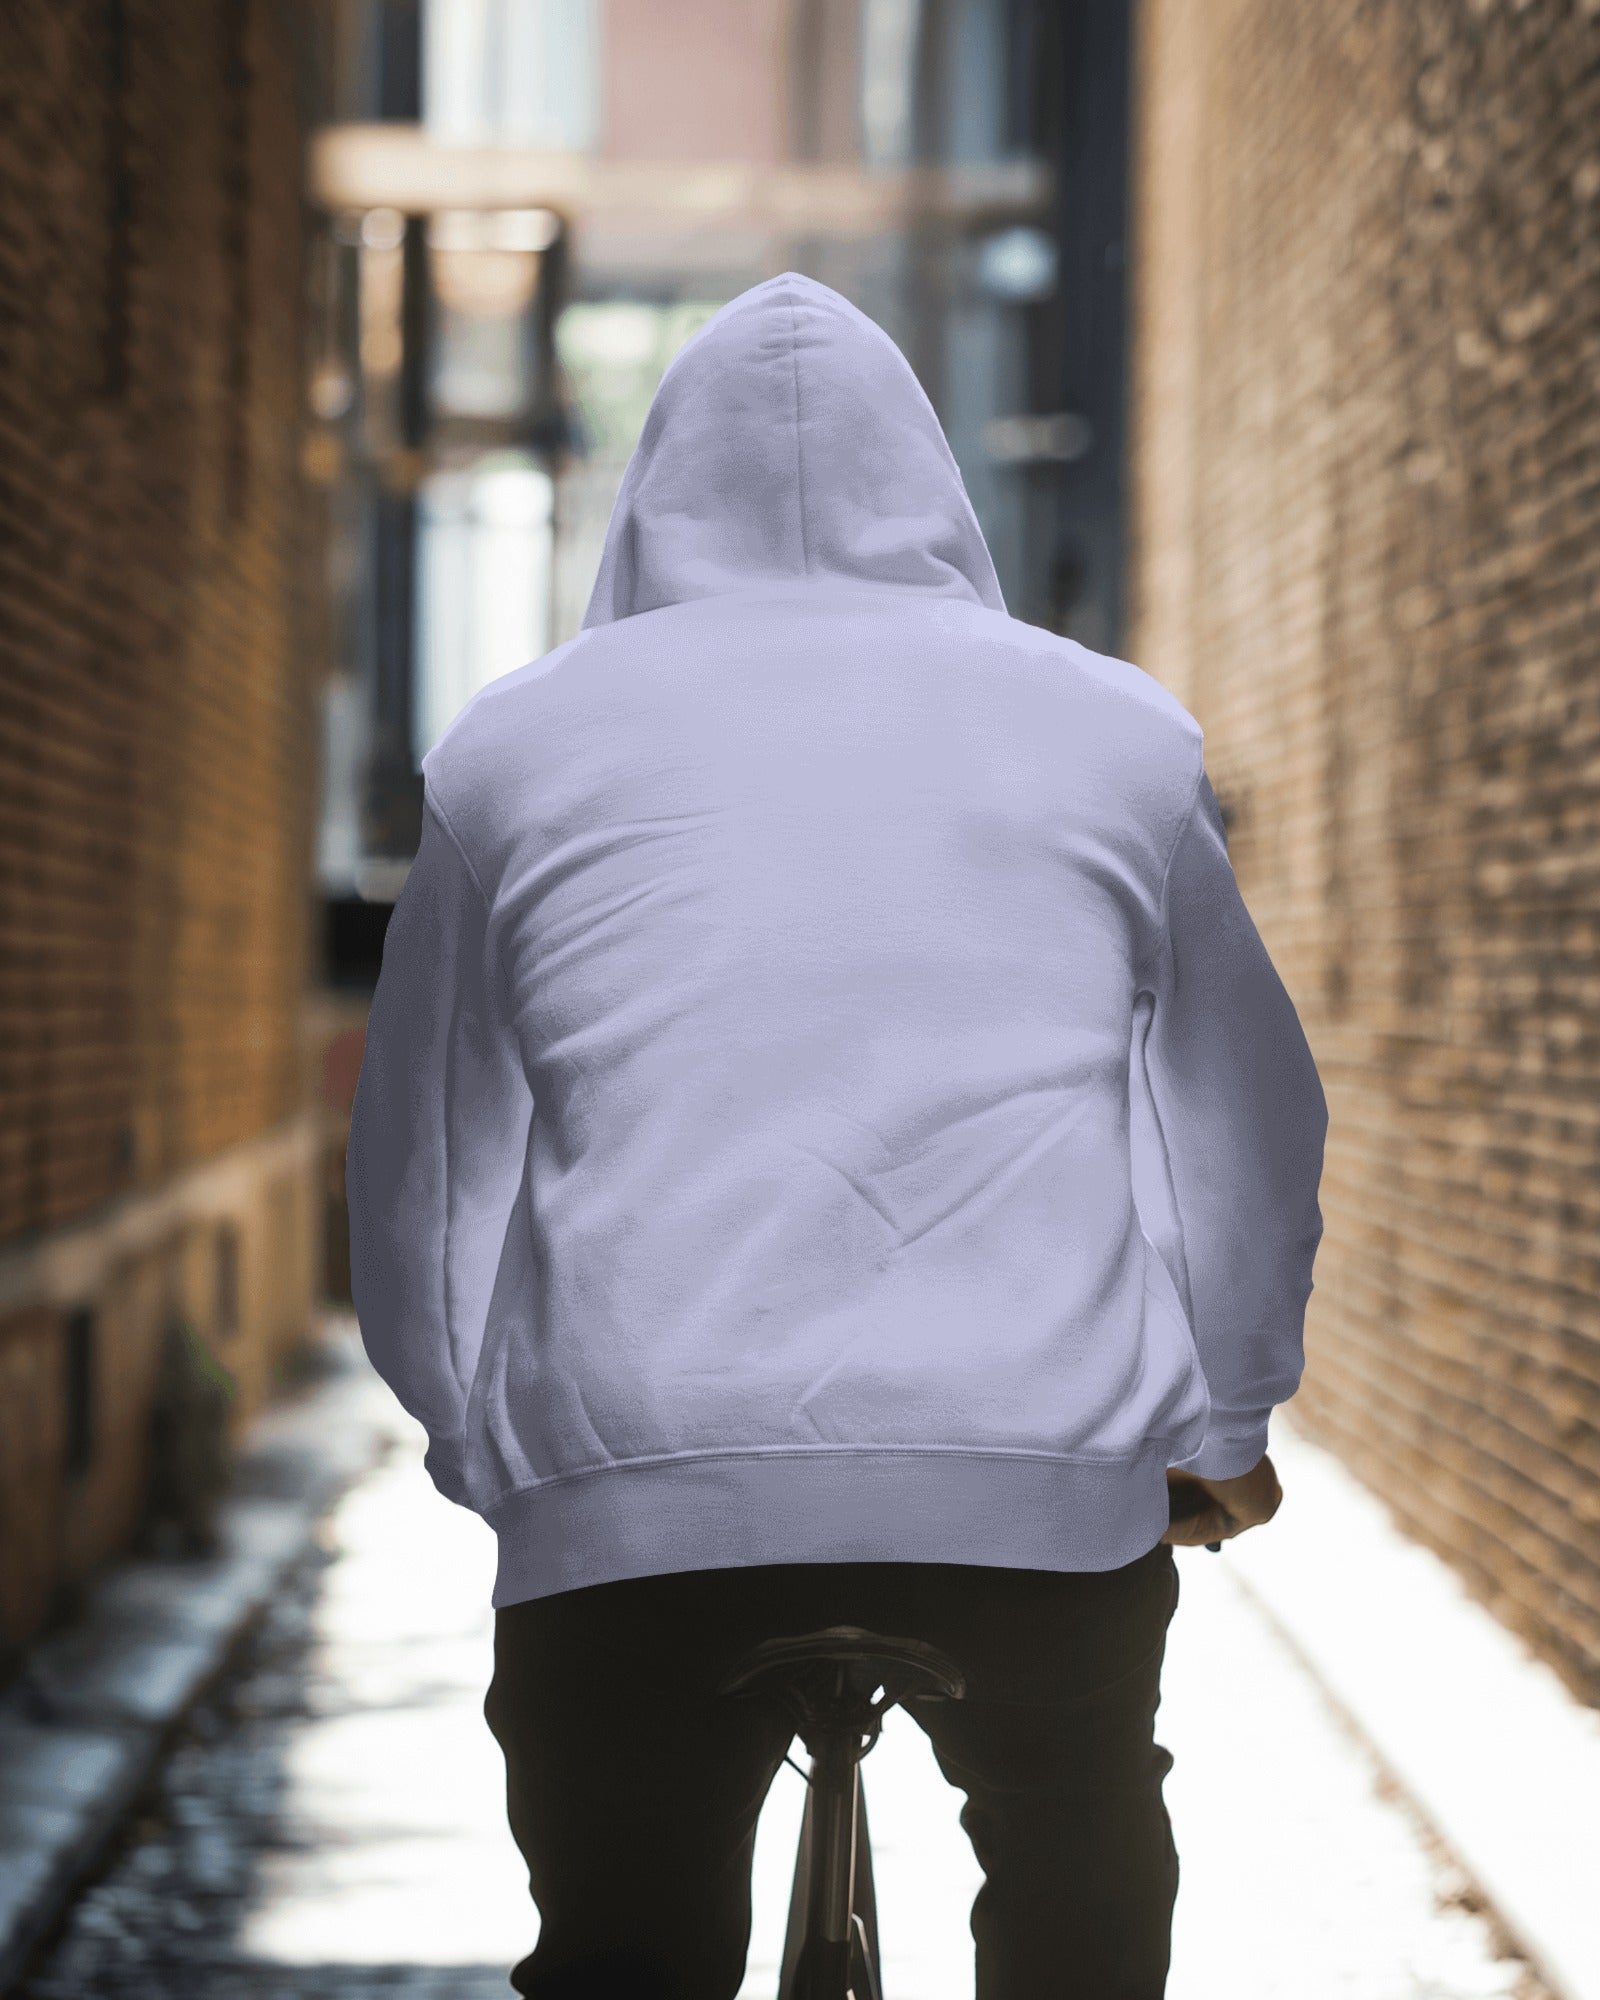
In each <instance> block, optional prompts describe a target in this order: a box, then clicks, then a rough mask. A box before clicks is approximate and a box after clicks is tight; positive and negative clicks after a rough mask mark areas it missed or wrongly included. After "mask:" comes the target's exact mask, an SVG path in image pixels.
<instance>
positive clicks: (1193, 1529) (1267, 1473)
mask: <svg viewBox="0 0 1600 2000" xmlns="http://www.w3.org/2000/svg"><path fill="white" fill-rule="evenodd" d="M1282 1500H1283V1488H1282V1487H1281V1486H1280V1485H1279V1484H1278V1475H1277V1473H1276V1472H1275V1471H1274V1470H1273V1467H1272V1460H1271V1459H1270V1458H1268V1457H1267V1456H1266V1455H1265V1453H1263V1455H1262V1456H1261V1458H1260V1459H1259V1460H1258V1461H1257V1462H1256V1464H1255V1465H1253V1466H1252V1467H1251V1468H1250V1470H1249V1471H1248V1472H1243V1473H1241V1474H1240V1475H1239V1477H1238V1478H1237V1479H1197V1478H1196V1477H1195V1476H1194V1474H1193V1473H1192V1472H1180V1471H1179V1470H1178V1468H1177V1467H1176V1466H1170V1467H1169V1468H1168V1470H1167V1502H1168V1505H1169V1507H1170V1508H1171V1522H1170V1525H1169V1526H1168V1528H1167V1532H1166V1533H1165V1534H1164V1535H1163V1536H1162V1537H1161V1539H1162V1541H1164V1542H1170V1543H1172V1544H1173V1545H1174V1546H1175V1547H1178V1548H1200V1547H1202V1546H1203V1545H1204V1544H1205V1543H1207V1542H1226V1541H1230V1540H1231V1539H1232V1538H1233V1537H1234V1536H1235V1535H1242V1534H1243V1533H1244V1531H1245V1529H1246V1528H1259V1527H1260V1525H1261V1523H1262V1522H1263V1521H1270V1520H1271V1519H1272V1517H1273V1515H1274V1514H1276V1513H1277V1511H1278V1507H1279V1505H1280V1503H1281V1502H1282Z"/></svg>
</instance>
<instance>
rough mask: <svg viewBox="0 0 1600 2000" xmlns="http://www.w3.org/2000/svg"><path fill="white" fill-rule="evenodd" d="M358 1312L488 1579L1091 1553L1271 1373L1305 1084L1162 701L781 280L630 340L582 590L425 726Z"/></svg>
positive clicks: (1282, 1009)
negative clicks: (597, 532) (578, 616)
mask: <svg viewBox="0 0 1600 2000" xmlns="http://www.w3.org/2000/svg"><path fill="white" fill-rule="evenodd" d="M423 775H424V780H425V809H424V815H423V824H422V836H421V844H420V847H419V850H418V853H417V857H416V861H415V864H414V866H413V867H412V870H411V873H410V875H409V877H408V878H407V880H406V883H405V886H404V888H403V890H402V892H401V894H400V897H399V900H398V901H397V903H396V905H395V909H394V914H393V917H392V919H391V922H390V926H389V932H388V938H387V941H386V943H385V946H384V954H383V966H382V972H381V975H380V977H379V980H378V984H377V989H376V993H375V995H374V998H373V1003H372V1009H371V1015H370V1020H369V1025H368V1029H367V1039H366V1050H365V1056H364V1060H363V1063H362V1068H361V1076H360V1083H359V1087H358V1089H357V1092H356V1098H355V1106H354V1113H353V1117H352V1121H351V1129H350V1145H349V1155H348V1172H347V1186H348V1194H349V1206H350V1248H351V1271H352V1281H353V1287H354V1296H355V1305H356V1310H357V1313H358V1315H359V1319H360V1324H361V1330H362V1334H363V1336H364V1339H365V1343H366V1347H367V1351H368V1353H369V1354H370V1356H371V1358H372V1361H373V1363H374V1365H375V1366H376V1367H377V1368H378V1370H379V1371H380V1372H381V1373H382V1374H383V1375H384V1376H385V1377H386V1378H387V1380H388V1381H389V1383H390V1384H391V1385H392V1387H393V1389H394V1391H395V1393H396V1394H397V1395H398V1397H399V1398H400V1400H401V1402H402V1403H403V1404H404V1405H405V1407H406V1408H407V1409H408V1410H409V1411H410V1412H411V1413H412V1414H413V1415H414V1416H415V1417H416V1418H417V1419H418V1420H419V1421H420V1422H421V1423H422V1424H423V1426H424V1427H425V1428H426V1430H427V1432H428V1435H429V1438H430V1441H431V1442H430V1446H429V1450H428V1454H427V1466H428V1469H429V1471H430V1472H431V1474H432V1476H433V1478H434V1481H435V1482H436V1484H437V1485H438V1487H439V1488H440V1490H441V1491H442V1492H443V1493H445V1494H447V1495H448V1496H449V1497H450V1498H451V1499H453V1500H456V1501H459V1502H461V1503H462V1504H463V1505H465V1506H468V1507H471V1508H474V1509H476V1510H477V1511H478V1512H480V1513H481V1514H482V1515H483V1516H484V1518H485V1519H486V1520H487V1521H488V1522H489V1523H490V1525H491V1526H492V1527H493V1529H494V1530H495V1532H496V1534H497V1536H498V1542H499V1569H498V1575H497V1580H496V1585H495V1593H494V1601H495V1603H496V1604H497V1605H503V1604H509V1603H514V1602H517V1601H518V1600H521V1599H526V1598H535V1597H541V1596H544V1595H547V1594H549V1593H552V1592H556V1591H561V1590H567V1589H571V1588H574V1587H577V1586H581V1585H585V1584H592V1583H599V1582H604V1581H607V1580H610V1579H612V1578H620V1577H628V1576H639V1575H648V1574H656V1573H662V1572H669V1571H681V1570H689V1569H702V1568H718V1567H723V1566H730V1565H731V1566H738V1565H746V1564H754V1563H772V1562H842V1561H892V1560H898V1561H911V1562H959V1563H976V1564H986V1565H1005V1566H1016V1567H1023V1568H1030V1569H1045V1570H1097V1569H1107V1568H1111V1567H1114V1566H1116V1565H1119V1564H1122V1563H1125V1562H1129V1561H1131V1560H1132V1559H1133V1558H1135V1557H1137V1556H1139V1555H1141V1554H1142V1553H1144V1552H1145V1551H1146V1550H1148V1549H1149V1548H1151V1547H1152V1546H1153V1545H1154V1544H1155V1543H1156V1542H1157V1541H1158V1540H1159V1539H1160V1537H1161V1535H1162V1533H1163V1531H1164V1529H1165V1527H1166V1524H1167V1518H1168V1513H1167V1495H1166V1472H1167V1468H1168V1467H1169V1466H1172V1465H1181V1466H1185V1467H1187V1468H1188V1469H1189V1470H1191V1471H1194V1472H1198V1473H1202V1474H1210V1475H1213V1476H1217V1477H1226V1476H1228V1475H1231V1474H1236V1473H1241V1472H1244V1471H1246V1470H1247V1469H1248V1468H1249V1467H1250V1466H1252V1465H1253V1464H1254V1463H1255V1462H1256V1460H1257V1459H1258V1458H1259V1457H1260V1455H1261V1453H1262V1451H1263V1449H1264V1448H1265V1445H1266V1440H1267V1422H1268V1416H1269V1414H1270V1412H1271V1410H1272V1409H1273V1407H1274V1405H1276V1404H1278V1403H1281V1402H1283V1401H1284V1400H1285V1399H1286V1398H1287V1397H1289V1396H1290V1395H1292V1394H1293V1393H1294V1390H1295V1388H1296V1385H1297V1383H1298V1381H1299V1377H1300V1371H1301V1334H1302V1324H1303V1319H1304V1313H1305V1307H1306V1302H1307V1298H1308V1295H1309V1293H1310V1290H1311V1271H1312V1261H1313V1257H1314V1255H1315V1251H1316V1248H1317V1243H1318V1240H1319V1237H1320V1234H1321V1228H1322V1222H1321V1216H1320V1213H1319V1210H1318V1204H1317V1189H1318V1180H1319V1176H1320V1172H1321V1165H1322V1151H1323V1136H1324V1128H1325V1123H1326V1112H1325V1107H1324V1101H1323V1094H1322V1090H1321V1088H1320V1086H1319V1083H1318V1078H1317V1072H1316V1069H1315V1066H1314V1064H1313V1061H1312V1057H1311V1054H1310V1051H1309V1049H1308V1047H1307V1043H1306V1039H1305V1036H1304V1035H1303V1033H1302V1031H1301V1027H1300V1023H1299V1021H1298V1019H1297V1017H1296V1014H1295V1010H1294V1007H1293V1006H1292V1004H1291V1002H1290V1000H1289V997H1288V995H1287V993H1286V991H1285V989H1284V987H1283V984H1282V982H1281V981H1280V979H1279V977H1278V975H1277V973H1276V972H1275V970H1274V968H1273V966H1272V963H1271V961H1270V959H1269V958H1268V955H1267V953H1266V950H1265V949H1264V947H1263V945H1262V942H1261V939H1260V936H1259V935H1258V933H1257V930H1256V927H1255V925H1254V923H1253V922H1252V921H1251V918H1250V915H1249V913H1248V911H1247V910H1246V907H1245V905H1244V903H1243V901H1242V900H1241V898H1240V893H1239V889H1238V886H1237V883H1236V881H1235V878H1234V874H1233V870H1232V868H1231V866H1230V863H1229V859H1228V852H1227V840H1226V835H1225V832H1224V827H1223V822H1222V819H1221V816H1220V813H1219V811H1218V806H1217V801H1216V798H1215V797H1214V795H1213V793H1212V789H1211V786H1210V784H1209V782H1208V780H1207V777H1206V773H1205V769H1204V763H1203V757H1202V740H1201V731H1200V728H1199V726H1198V724H1197V723H1196V722H1195V721H1194V719H1193V718H1192V717H1191V716H1190V715H1189V713H1188V712H1187V710H1185V709H1184V708H1183V707H1182V706H1181V705H1180V704H1179V703H1178V702H1177V701H1176V700H1175V699H1174V698H1173V697H1172V695H1170V694H1169V693H1167V692H1166V691H1165V690H1164V689H1163V688H1162V687H1161V686H1159V685H1158V684H1157V683H1156V682H1155V681H1154V680H1153V679H1151V678H1149V677H1148V676H1147V675H1145V674H1144V673H1142V672H1140V671H1139V669H1138V668H1136V667H1133V666H1130V665H1127V664H1125V663H1123V662H1121V661H1118V660H1114V659H1108V658H1102V657H1100V656H1098V655H1096V654H1094V653H1091V652H1088V651H1086V650H1085V649H1084V648H1083V647H1081V646H1079V645H1076V644H1074V643H1073V642H1072V641H1070V640H1067V639H1062V638H1058V637H1055V636H1053V635H1052V634H1049V633H1046V632H1043V631H1040V630H1038V629H1037V628H1035V627H1033V626H1030V625H1025V624H1021V623H1019V622H1017V621H1015V620H1013V619H1011V618H1009V617H1008V616H1007V615H1006V610H1005V606H1004V604H1003V603H1002V601H1001V596H1000V591H999V587H998V585H997V583H996V580H995V573H994V568H993V565H992V563H991V561H990V558H989V553H988V550H987V549H986V547H985V545H984V541H983V537H982V535H981V533H980V531H979V528H978V525H977V522H976V520H975V519H974V516H973V513H972V510H971V507H970V505H969V503H968V501H967V497H966V493H965V490H964V488H963V486H962V482H961V476H960V474H959V472H958V470H957V468H956V465H955V462H954V460H953V459H952V457H951V455H950V452H949V449H948V447H947V445H946V443H945V440H944V437H943V435H942V433H941V431H940V428H939V424H938V421H937V419H936V418H935V416H934V413H933V411H932V409H931V408H930V406H929V404H928V402H927V400H926V398H925V397H924V395H923V393H922V391H921V389H920V388H919V386H918V384H917V381H916V379H915V377H914V376H913V374H912V372H911V370H910V368H909V367H908V365H907V364H906V362H905V360H904V359H903V358H902V356H901V355H900V353H899V351H898V350H897V349H896V348H895V346H894V345H893V344H892V342H891V341H890V340H889V339H888V338H887V336H886V335H885V334H884V333H883V332H882V331H881V330H880V329H879V328H878V327H876V326H875V325H874V324H873V323H872V322H871V321H870V320H868V319H866V318H865V317H864V316H863V315H862V314H861V313H859V312H858V311H856V310H855V308H854V307H852V306H850V305H849V304H847V303H846V301H845V300H844V299H842V298H840V297H839V296H838V295H837V294H836V293H834V292H831V291H829V290H828V289H827V288H826V287H824V286H821V285H818V284H815V283H812V282H810V281H809V280H807V279H805V278H801V277H797V276H795V275H793V274H788V275H785V276H783V277H780V278H775V279H773V280H772V281H771V282H770V283H767V284H763V285H758V286H757V287H756V288H755V289H754V290H752V291H749V292H746V293H744V294H743V295H742V296H741V297H739V298H737V299H735V300H734V301H733V302H732V304H730V305H728V306H726V307H725V308H724V309H723V310H722V311H721V312H719V313H718V314H717V315H716V317H715V318H713V319H712V320H711V321H709V322H708V324H707V325H706V326H705V327H704V329H703V330H702V331H701V332H700V333H699V334H698V335H697V336H696V337H695V338H694V339H693V340H692V341H691V342H690V343H689V344H688V345H687V346H686V347H685V348H684V349H683V351H682V352H681V353H680V354H679V356H678V357H677V359H676V360H675V361H674V362H673V364H672V366H671V367H670V368H669V369H668V371H667V373H666V375H665V377H664V378H663V380H662V383H661V386H660V389H659V391H658V393H657V395H656V398H655V401H654V403H653V405H652V407H651V410H650V413H649V417H648V419H647V421H646V423H645V427H644V431H643V435H642V436H641V438H640V441H639V446H638V449H637V450H636V451H635V453H634V455H633V459H632V462H631V463H630V465H629V467H628V470H627V473H626V476H625V477H624V479H623V482H622V488H621V492H620V494H619V496H618V499H617V503H616V508H615V511H614V513H613V515H612V517H611V523H610V528H609V532H608V534H607V538H606V543H605V550H604V556H603V560H602V562H601V565H600V572H599V578H598V581H597V582H596V584H595V587H594V595H593V598H592V600H591V602H590V605H589V609H588V614H587V616H586V618H585V621H584V627H583V630H582V631H581V632H580V633H579V635H578V636H577V637H576V638H575V639H573V640H572V641H571V642H570V643H568V644H566V645H563V646H559V647H557V648H556V649H555V651H553V652H551V653H549V654H547V655H546V656H545V657H544V658H542V659H540V660H537V661H535V662H534V663H533V664H532V665H529V666H525V667H522V668H519V669H518V670H517V671H515V672H513V673H509V674H507V675H505V676H504V677H503V678H502V679H500V680H497V681H495V682H493V683H492V684H491V685H490V686H488V687H486V688H484V689H483V690H482V692H481V693H479V694H478V695H476V696H475V697H474V698H473V700H472V701H471V702H469V703H468V705H467V706H466V708H465V709H464V710H463V711H462V712H461V714H460V715H459V716H458V717H457V719H456V720H455V722H454V723H453V724H452V726H451V727H450V729H449V730H448V731H447V733H446V734H445V736H444V737H443V738H442V739H441V740H440V741H439V742H438V743H437V744H436V745H435V746H434V748H433V749H432V750H431V751H430V752H429V753H428V755H427V757H426V758H425V759H424V762H423Z"/></svg>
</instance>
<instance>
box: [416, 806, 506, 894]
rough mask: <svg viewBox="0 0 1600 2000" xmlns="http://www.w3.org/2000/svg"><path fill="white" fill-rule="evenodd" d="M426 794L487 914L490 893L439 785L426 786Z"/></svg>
mask: <svg viewBox="0 0 1600 2000" xmlns="http://www.w3.org/2000/svg"><path fill="white" fill-rule="evenodd" d="M424 796H425V798H426V802H427V806H428V810H429V811H430V812H431V813H432V814H433V816H434V818H435V819H436V820H437V821H438V822H439V825H440V827H441V828H442V829H443V831H444V834H445V837H446V838H447V839H448V840H449V842H450V845H451V846H452V847H453V848H454V849H455V851H456V853H457V854H458V855H459V857H460V859H461V865H462V867H463V868H464V869H465V870H466V871H467V879H468V881H470V882H471V884H472V886H473V888H474V889H476V890H477V892H478V901H479V902H480V903H482V905H483V908H484V914H485V915H487V914H488V912H489V909H490V907H491V906H490V902H489V898H488V895H487V893H486V892H485V890H484V886H483V883H482V882H481V881H480V880H479V879H478V871H477V869H476V868H474V867H473V865H472V857H471V855H469V854H468V852H467V850H466V846H465V843H464V842H463V841H462V838H461V836H460V834H459V833H457V832H456V830H455V827H454V826H453V825H452V824H451V821H450V816H449V814H448V813H447V812H446V811H445V809H444V804H443V801H442V800H441V799H440V797H439V794H438V790H437V787H436V786H435V785H433V784H432V783H430V784H429V785H428V786H427V787H426V790H425V794H424Z"/></svg>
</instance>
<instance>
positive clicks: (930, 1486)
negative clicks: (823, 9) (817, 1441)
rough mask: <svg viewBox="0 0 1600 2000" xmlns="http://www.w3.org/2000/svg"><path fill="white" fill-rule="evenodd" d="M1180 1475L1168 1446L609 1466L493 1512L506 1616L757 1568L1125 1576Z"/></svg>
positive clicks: (794, 1455) (498, 1589) (1163, 1517)
mask: <svg viewBox="0 0 1600 2000" xmlns="http://www.w3.org/2000/svg"><path fill="white" fill-rule="evenodd" d="M1168 1463H1169V1459H1168V1454H1167V1449H1166V1447H1164V1446H1163V1447H1160V1448H1158V1449H1156V1450H1154V1451H1150V1452H1147V1453H1146V1454H1145V1455H1143V1456H1142V1457H1140V1458H1137V1459H1134V1460H1131V1461H1127V1462H1124V1463H1120V1464H1118V1463H1105V1462H1093V1461H1091V1462H1087V1463H1085V1462H1082V1461H1074V1460H1071V1459H1059V1458H1043V1457H1040V1458H1034V1457H1027V1456H1024V1455H1021V1454H1017V1455H1011V1454H1007V1453H999V1452H996V1453H990V1454H982V1453H975V1452H974V1453H967V1452H956V1451H946V1452H918V1451H845V1450H840V1451H827V1450H822V1451H806V1452H765V1453H761V1452H755V1453H749V1454H746V1455H744V1456H739V1455H736V1454H731V1453H730V1454H727V1455H718V1456H707V1457H704V1458H675V1459H668V1460H662V1461H660V1462H658V1463H653V1464H647V1465H631V1466H630V1465H617V1466H608V1467H606V1468H604V1469H603V1470H597V1471H595V1472H588V1473H580V1474H578V1475H576V1476H573V1477H570V1478H566V1479H557V1480H551V1481H549V1482H547V1483H546V1484H544V1485H540V1486H533V1487H529V1488H527V1489H526V1490H525V1491H523V1492H521V1493H514V1494H512V1495H511V1497H510V1498H509V1499H507V1500H504V1501H502V1502H501V1503H500V1504H499V1505H498V1506H497V1507H492V1508H490V1509H489V1510H488V1511H487V1514H486V1518H487V1520H488V1522H489V1525H490V1526H491V1527H492V1528H493V1529H494V1531H495V1533H496V1535H497V1536H498V1537H499V1542H500V1563H499V1571H498V1574H497V1576H496V1578H495V1589H494V1604H495V1608H496V1609H499V1608H500V1607H501V1606H503V1605H507V1604H520V1603H523V1602H525V1601H526V1600H527V1599H530V1598H535V1597H550V1596H553V1595H554V1594H555V1593H556V1592H557V1591H562V1590H578V1589H582V1588H584V1587H585V1586H587V1585H589V1584H596V1583H611V1582H615V1581H617V1580H619V1579H621V1578H623V1577H630V1576H664V1575H670V1574H673V1573H675V1572H678V1571H682V1570H699V1569H733V1568H744V1567H748V1566H751V1565H754V1564H757V1563H801V1562H938V1563H973V1564H976V1565H978V1566H980V1567H983V1568H987V1569H1044V1570H1107V1569H1120V1568H1121V1567H1122V1565H1123V1564H1124V1563H1130V1562H1133V1561H1135V1560H1136V1559H1137V1558H1138V1557H1139V1556H1142V1555H1145V1554H1146V1553H1148V1551H1149V1550H1150V1549H1152V1548H1153V1547H1154V1546H1155V1544H1156V1543H1157V1542H1158V1541H1160V1539H1161V1537H1162V1535H1163V1534H1164V1533H1165V1532H1166V1528H1167V1522H1168V1518H1169V1516H1168V1504H1167V1478H1166V1474H1167V1465H1168Z"/></svg>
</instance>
